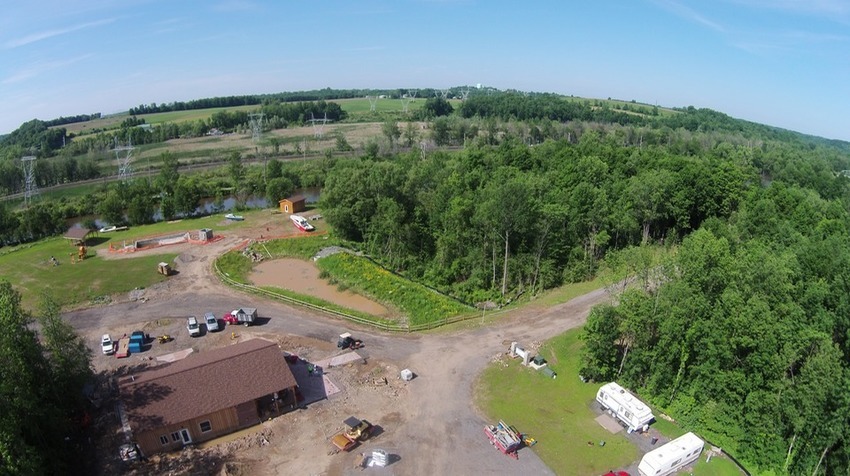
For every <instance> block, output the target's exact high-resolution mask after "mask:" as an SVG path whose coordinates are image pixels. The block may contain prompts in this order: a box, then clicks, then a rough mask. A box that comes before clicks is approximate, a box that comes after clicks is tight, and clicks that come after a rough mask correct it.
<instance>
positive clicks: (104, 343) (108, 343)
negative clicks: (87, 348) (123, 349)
mask: <svg viewBox="0 0 850 476" xmlns="http://www.w3.org/2000/svg"><path fill="white" fill-rule="evenodd" d="M100 349H101V350H102V351H103V353H104V355H110V354H112V353H113V352H115V342H112V337H109V334H103V337H101V338H100Z"/></svg>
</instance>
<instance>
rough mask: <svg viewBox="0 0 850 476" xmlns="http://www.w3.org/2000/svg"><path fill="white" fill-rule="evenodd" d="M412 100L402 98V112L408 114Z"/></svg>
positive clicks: (404, 96) (405, 96) (405, 97)
mask: <svg viewBox="0 0 850 476" xmlns="http://www.w3.org/2000/svg"><path fill="white" fill-rule="evenodd" d="M410 101H411V98H409V97H407V95H406V94H405V95H403V96H402V97H401V112H403V113H405V114H407V111H408V108H409V107H410Z"/></svg>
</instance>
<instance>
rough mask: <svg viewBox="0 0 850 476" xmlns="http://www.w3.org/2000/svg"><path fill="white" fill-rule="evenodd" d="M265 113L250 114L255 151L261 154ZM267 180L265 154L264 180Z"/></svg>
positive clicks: (264, 157)
mask: <svg viewBox="0 0 850 476" xmlns="http://www.w3.org/2000/svg"><path fill="white" fill-rule="evenodd" d="M263 117H264V116H263V113H262V112H252V113H251V114H248V121H249V122H250V123H251V141H252V142H253V143H254V153H255V154H256V155H260V140H261V139H262V138H263ZM265 181H266V154H263V182H265Z"/></svg>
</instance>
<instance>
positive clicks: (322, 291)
mask: <svg viewBox="0 0 850 476" xmlns="http://www.w3.org/2000/svg"><path fill="white" fill-rule="evenodd" d="M248 279H250V280H251V282H253V283H254V284H255V285H257V286H274V287H278V288H283V289H288V290H290V291H295V292H296V293H301V294H306V295H309V296H315V297H317V298H320V299H324V300H325V301H328V302H332V303H334V304H337V305H340V306H345V307H347V308H349V309H354V310H356V311H361V312H366V313H369V314H372V315H373V316H388V315H389V314H390V311H389V310H388V309H387V308H386V307H384V306H382V305H381V304H378V303H376V302H375V301H372V300H370V299H367V298H365V297H363V296H361V295H359V294H355V293H353V292H351V291H345V292H340V291H338V290H337V289H336V286H331V285H330V284H328V283H327V281H325V280H324V279H321V278H319V268H317V267H316V265H314V264H313V263H312V262H311V261H303V260H300V259H293V258H283V259H276V260H271V261H263V262H262V263H260V264H258V265H257V266H256V267H254V271H253V272H252V273H251V275H250V276H248Z"/></svg>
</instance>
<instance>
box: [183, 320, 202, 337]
mask: <svg viewBox="0 0 850 476" xmlns="http://www.w3.org/2000/svg"><path fill="white" fill-rule="evenodd" d="M186 329H189V335H190V336H192V337H198V336H199V335H201V326H200V325H199V324H198V318H197V317H195V316H189V319H187V320H186Z"/></svg>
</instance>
